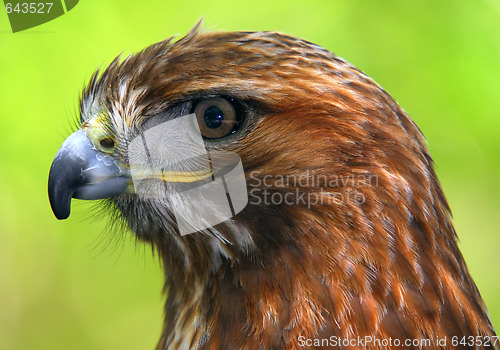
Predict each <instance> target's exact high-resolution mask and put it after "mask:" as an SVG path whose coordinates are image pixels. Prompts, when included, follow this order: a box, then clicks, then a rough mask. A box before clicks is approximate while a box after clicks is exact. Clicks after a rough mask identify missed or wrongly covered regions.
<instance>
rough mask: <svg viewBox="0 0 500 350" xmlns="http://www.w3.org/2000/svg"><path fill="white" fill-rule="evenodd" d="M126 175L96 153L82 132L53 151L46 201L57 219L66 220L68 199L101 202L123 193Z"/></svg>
mask: <svg viewBox="0 0 500 350" xmlns="http://www.w3.org/2000/svg"><path fill="white" fill-rule="evenodd" d="M130 181H131V177H130V172H129V171H128V170H126V169H124V168H123V167H122V166H120V165H119V164H118V163H117V161H116V160H115V159H114V158H112V157H111V156H109V155H107V154H105V153H102V152H99V151H98V150H96V149H95V147H94V145H93V144H92V142H91V141H90V140H89V138H88V137H87V135H86V133H85V131H84V130H78V131H76V132H74V133H73V134H71V135H70V136H69V137H68V138H67V139H66V141H64V143H63V144H62V146H61V148H60V149H59V151H58V152H57V154H56V156H55V158H54V161H53V162H52V166H51V168H50V173H49V184H48V190H49V200H50V205H51V207H52V211H53V212H54V215H55V216H56V218H58V219H59V220H63V219H66V218H68V216H69V214H70V209H71V198H78V199H104V198H109V197H112V196H115V195H118V194H121V193H126V192H127V191H128V188H129V185H130Z"/></svg>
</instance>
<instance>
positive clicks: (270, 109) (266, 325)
mask: <svg viewBox="0 0 500 350" xmlns="http://www.w3.org/2000/svg"><path fill="white" fill-rule="evenodd" d="M198 27H199V26H197V27H195V28H194V29H193V30H192V31H191V32H190V33H188V34H187V35H186V36H184V37H182V38H180V39H174V38H170V39H167V40H165V41H162V42H159V43H156V44H154V45H151V46H150V47H148V48H146V49H144V50H143V51H140V52H138V53H136V54H132V55H130V56H128V57H126V58H120V57H117V58H116V59H115V60H114V61H113V62H112V63H111V64H110V65H109V66H108V67H107V68H106V69H103V70H100V71H97V72H96V73H95V74H94V75H93V76H92V78H91V80H90V83H89V84H88V86H87V87H86V88H85V89H84V91H83V93H82V96H81V100H80V115H79V128H78V130H76V131H75V132H74V133H73V134H71V136H69V137H68V138H67V140H66V141H65V142H64V143H63V145H62V146H61V148H60V150H59V151H58V153H57V155H56V157H55V159H54V161H53V163H52V167H51V169H50V174H49V180H48V191H49V199H50V204H51V206H52V209H53V211H54V214H55V216H56V217H57V218H58V219H65V218H67V217H68V216H69V214H70V204H71V199H72V198H77V199H87V200H94V199H95V200H101V202H100V204H102V205H100V206H98V208H101V209H102V212H104V213H103V214H105V215H106V216H108V217H109V218H110V219H111V221H112V223H114V224H116V225H119V226H118V227H119V228H120V229H123V230H130V231H132V232H133V234H134V235H135V237H137V239H138V240H140V241H142V242H145V243H146V244H150V245H152V247H153V249H154V251H155V252H157V253H158V256H159V258H160V260H161V264H162V267H163V269H164V273H165V294H166V302H165V310H164V312H165V314H164V325H163V329H162V333H161V335H160V339H159V342H158V347H157V349H236V350H237V349H247V350H252V349H495V348H496V349H498V345H497V340H498V339H497V336H496V334H495V331H494V329H493V326H492V323H491V321H490V319H489V315H488V311H487V309H486V306H485V304H484V302H483V300H482V298H481V295H480V293H479V291H478V289H477V287H476V285H475V283H474V281H473V279H472V277H471V275H470V273H469V271H468V269H467V266H466V263H465V261H464V259H463V257H462V255H461V253H460V251H459V249H458V246H457V234H456V233H455V230H454V228H453V224H452V221H451V213H450V208H449V206H448V203H447V200H446V198H445V195H444V194H443V190H442V188H441V186H440V184H439V181H438V179H437V177H436V173H435V171H434V168H433V161H432V158H431V156H430V154H429V151H428V150H427V148H426V141H425V139H424V136H423V135H422V133H421V131H420V130H419V128H418V127H417V126H416V125H415V123H414V122H413V121H412V120H411V119H410V117H409V116H408V115H407V114H406V113H405V111H404V110H403V109H402V108H401V107H400V106H399V105H398V104H397V103H396V102H395V100H394V99H393V98H392V97H391V96H390V95H389V94H388V93H387V92H386V91H384V90H383V89H382V88H381V87H380V86H379V85H377V83H375V82H374V81H373V80H372V79H371V78H369V77H368V76H366V75H365V74H364V73H363V72H361V71H360V70H359V69H357V68H356V67H354V66H352V65H351V64H349V63H348V62H346V61H345V60H343V59H342V58H340V57H338V56H336V55H335V54H333V53H331V52H329V51H328V50H326V49H324V48H322V47H320V46H318V45H315V44H313V43H311V42H308V41H306V40H303V39H299V38H295V37H291V36H288V35H284V34H279V33H276V32H202V31H200V30H199V28H198ZM235 174H236V175H235ZM233 175H234V176H233ZM228 208H229V209H228ZM228 210H229V211H228Z"/></svg>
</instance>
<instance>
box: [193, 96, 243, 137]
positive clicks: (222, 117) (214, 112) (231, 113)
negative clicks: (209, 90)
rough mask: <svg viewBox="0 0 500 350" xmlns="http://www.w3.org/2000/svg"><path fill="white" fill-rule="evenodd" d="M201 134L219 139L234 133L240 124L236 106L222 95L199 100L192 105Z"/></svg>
mask: <svg viewBox="0 0 500 350" xmlns="http://www.w3.org/2000/svg"><path fill="white" fill-rule="evenodd" d="M194 113H195V114H196V119H197V121H198V126H199V128H200V132H201V135H202V136H203V137H204V138H206V139H220V138H223V137H226V136H228V135H231V134H233V133H235V132H236V131H237V130H238V128H239V127H240V125H241V115H240V111H239V109H238V108H237V106H236V105H235V104H234V103H233V102H232V101H230V100H229V99H226V98H224V97H210V98H205V99H203V100H200V101H198V102H197V103H196V105H195V107H194Z"/></svg>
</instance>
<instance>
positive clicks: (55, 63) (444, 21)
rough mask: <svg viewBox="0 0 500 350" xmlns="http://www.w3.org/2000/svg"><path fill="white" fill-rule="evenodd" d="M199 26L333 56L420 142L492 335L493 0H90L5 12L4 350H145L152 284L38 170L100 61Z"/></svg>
mask: <svg viewBox="0 0 500 350" xmlns="http://www.w3.org/2000/svg"><path fill="white" fill-rule="evenodd" d="M201 17H204V18H205V22H204V28H205V29H206V30H212V29H217V30H275V31H282V32H286V33H288V34H292V35H296V36H300V37H303V38H305V39H307V40H310V41H313V42H315V43H317V44H320V45H322V46H324V47H326V48H327V49H329V50H331V51H333V52H335V53H337V54H338V55H340V56H342V57H344V58H345V59H347V60H348V61H350V62H351V63H353V64H355V65H356V66H358V67H359V68H360V69H362V70H363V71H365V72H366V73H367V74H368V75H370V76H372V77H373V78H374V79H375V80H376V81H378V82H379V83H380V84H381V85H382V86H383V87H384V88H385V89H386V90H388V91H389V92H390V93H391V94H392V95H393V96H394V98H396V99H397V100H398V101H399V103H400V104H401V106H403V108H404V109H405V110H406V111H407V112H408V113H409V114H410V116H412V118H413V119H414V120H415V121H416V122H417V124H418V125H419V126H420V128H421V129H422V130H423V132H424V134H425V135H426V136H427V139H428V142H429V147H430V150H431V153H432V155H433V156H434V159H435V160H436V163H437V171H438V174H439V176H440V179H441V182H442V184H443V187H444V189H445V192H446V194H447V196H448V199H449V201H450V204H451V207H452V209H453V213H454V216H455V220H454V222H455V225H456V229H457V232H458V234H459V237H460V239H461V244H460V247H461V249H462V252H463V254H464V255H465V258H466V261H467V263H468V266H469V268H470V270H471V273H472V275H473V277H474V278H475V281H476V283H477V285H478V287H479V289H480V291H481V293H482V295H483V297H484V299H485V301H486V304H487V306H488V308H489V310H490V313H491V317H492V320H493V323H494V324H495V325H496V327H497V329H500V296H499V295H498V293H499V291H500V273H499V271H498V269H499V266H498V265H499V263H498V261H499V247H500V234H499V229H498V226H497V222H498V221H497V220H498V217H497V215H499V214H500V213H499V204H498V203H499V200H498V198H499V197H500V185H499V177H500V176H499V173H500V164H499V162H498V160H499V154H500V138H499V136H498V135H499V133H500V112H499V111H500V83H499V80H500V2H499V1H497V0H463V1H454V0H442V1H427V0H424V1H400V0H389V1H372V0H365V1H361V0H359V1H351V0H334V1H332V0H323V1H321V0H309V1H307V2H302V1H273V2H271V1H269V0H265V1H262V0H256V1H251V2H247V3H246V5H241V3H238V2H236V1H186V2H181V1H147V2H146V1H144V2H142V1H131V0H128V1H125V0H116V1H101V0H81V1H80V3H79V4H78V5H77V6H76V7H75V8H74V9H73V10H72V11H70V12H68V13H67V14H66V15H64V16H62V17H59V18H57V19H55V20H53V21H51V22H49V23H46V24H44V25H41V26H39V27H35V28H32V29H29V30H27V31H24V32H20V33H16V34H12V33H11V31H10V26H9V24H8V19H7V15H6V14H5V12H4V11H0V133H1V136H0V348H1V349H34V348H36V349H39V350H40V349H50V350H56V349H106V350H108V349H122V350H125V349H153V347H154V345H155V343H156V341H157V339H158V336H159V333H160V327H161V322H162V303H163V296H162V295H161V289H162V276H161V271H160V268H159V267H158V263H157V261H155V259H154V258H153V257H152V256H151V252H150V250H149V248H147V247H144V246H142V245H136V244H135V242H134V241H133V240H132V239H131V238H130V236H131V235H130V234H129V233H124V234H118V235H115V237H112V235H111V234H107V233H106V230H105V224H106V220H105V219H104V218H101V217H99V216H97V217H95V216H93V211H92V208H93V207H92V204H91V203H87V202H79V201H74V202H73V210H72V216H71V217H70V219H69V220H66V221H57V220H56V219H55V218H54V216H53V215H52V212H51V210H50V207H49V203H48V199H47V190H46V182H47V174H48V170H49V167H50V163H51V161H52V158H53V156H54V155H55V153H56V151H57V149H58V148H59V146H60V144H61V143H62V141H63V140H64V138H65V137H66V136H67V135H69V132H70V128H71V127H70V125H72V124H73V120H74V118H75V117H76V115H77V100H78V96H79V94H80V90H81V88H82V87H83V85H84V83H85V82H86V81H87V79H88V78H89V77H90V75H91V73H92V72H93V71H94V70H95V69H96V68H97V67H99V66H101V65H106V64H107V63H109V62H110V61H111V60H112V59H113V58H114V57H115V56H116V55H117V54H119V53H120V52H125V53H127V54H128V53H131V52H134V51H137V50H140V49H142V48H144V47H145V46H147V45H149V44H152V43H154V42H157V41H160V40H162V39H164V38H166V37H168V36H171V35H175V34H180V35H182V34H184V33H186V32H187V31H188V30H189V29H190V28H191V27H192V26H193V25H194V24H195V22H196V21H197V20H198V19H200V18H201Z"/></svg>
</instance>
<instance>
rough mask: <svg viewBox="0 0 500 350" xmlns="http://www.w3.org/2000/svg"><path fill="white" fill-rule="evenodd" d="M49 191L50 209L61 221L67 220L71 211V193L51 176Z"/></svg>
mask: <svg viewBox="0 0 500 350" xmlns="http://www.w3.org/2000/svg"><path fill="white" fill-rule="evenodd" d="M58 185H59V186H58ZM48 190H49V201H50V207H51V208H52V212H53V213H54V215H55V217H56V218H57V219H59V220H65V219H67V218H68V217H69V213H70V211H71V193H70V192H69V191H68V190H67V189H66V188H64V186H61V184H58V183H57V181H55V179H54V178H53V177H51V176H49V186H48Z"/></svg>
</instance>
